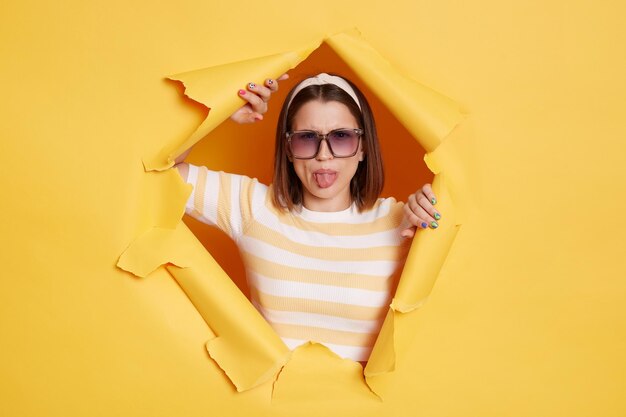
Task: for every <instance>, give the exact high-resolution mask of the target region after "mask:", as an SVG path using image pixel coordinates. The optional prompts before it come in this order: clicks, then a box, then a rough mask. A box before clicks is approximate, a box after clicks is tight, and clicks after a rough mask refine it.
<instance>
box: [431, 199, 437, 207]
mask: <svg viewBox="0 0 626 417" xmlns="http://www.w3.org/2000/svg"><path fill="white" fill-rule="evenodd" d="M430 204H432V205H433V206H434V205H435V204H437V199H436V198H435V197H433V198H431V199H430Z"/></svg>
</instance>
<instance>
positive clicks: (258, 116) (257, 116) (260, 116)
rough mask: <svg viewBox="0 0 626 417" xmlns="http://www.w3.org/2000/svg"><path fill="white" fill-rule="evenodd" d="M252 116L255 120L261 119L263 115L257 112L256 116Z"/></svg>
mask: <svg viewBox="0 0 626 417" xmlns="http://www.w3.org/2000/svg"><path fill="white" fill-rule="evenodd" d="M254 118H255V119H257V120H263V116H262V115H260V114H257V115H256V116H254Z"/></svg>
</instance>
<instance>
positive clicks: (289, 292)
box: [186, 165, 406, 361]
mask: <svg viewBox="0 0 626 417" xmlns="http://www.w3.org/2000/svg"><path fill="white" fill-rule="evenodd" d="M187 182H189V183H191V184H192V185H194V191H193V193H192V195H191V196H190V198H189V201H188V203H187V209H186V211H187V213H188V214H189V215H191V216H193V217H195V218H197V219H199V220H200V221H203V222H205V223H208V224H212V225H215V226H217V227H219V228H220V229H222V230H224V231H225V232H226V233H228V234H229V235H230V236H231V237H232V238H233V239H234V240H235V241H236V242H237V243H238V245H239V248H240V250H241V252H242V257H243V260H244V263H245V265H246V270H247V275H248V282H249V285H250V289H251V298H252V303H253V304H254V305H255V307H256V308H257V309H258V310H259V311H260V312H261V314H263V316H264V317H265V318H266V320H267V321H268V322H269V323H270V324H271V325H272V327H273V328H274V329H275V330H276V332H277V333H278V335H279V336H280V337H281V338H282V339H283V340H284V341H285V343H286V344H287V346H289V347H290V348H294V347H296V346H298V345H300V344H302V343H306V342H308V341H315V342H319V343H323V344H324V345H326V346H327V347H328V348H330V349H331V350H333V351H334V352H336V353H337V354H338V355H340V356H342V357H345V358H349V359H353V360H356V361H365V360H367V359H368V357H369V355H370V353H371V349H372V347H373V344H374V342H375V340H376V337H377V335H378V331H379V330H380V326H381V324H382V321H383V319H384V317H385V314H386V311H387V309H388V305H389V302H390V296H391V291H392V290H393V287H394V284H395V277H394V274H395V273H396V272H397V270H398V267H399V265H400V263H401V262H402V260H403V257H404V255H405V253H406V251H405V249H406V247H405V245H404V240H403V239H402V238H401V237H400V229H401V228H402V224H401V222H402V220H403V215H402V203H397V202H396V201H395V200H394V199H380V200H379V201H378V203H377V204H376V205H375V206H374V208H373V209H371V210H368V211H365V212H363V213H359V212H358V211H357V210H355V209H354V208H350V209H348V210H345V211H342V212H338V213H319V212H312V211H309V210H306V209H305V208H302V209H301V210H299V211H293V212H287V211H284V210H280V209H277V208H275V207H274V206H273V205H272V203H271V192H272V191H271V190H272V188H271V187H267V186H265V185H262V184H259V183H258V182H257V181H256V180H253V179H250V178H247V177H244V176H239V175H232V174H225V173H223V172H219V173H218V172H214V171H209V170H207V169H206V168H204V167H195V166H192V165H190V166H189V176H188V180H187Z"/></svg>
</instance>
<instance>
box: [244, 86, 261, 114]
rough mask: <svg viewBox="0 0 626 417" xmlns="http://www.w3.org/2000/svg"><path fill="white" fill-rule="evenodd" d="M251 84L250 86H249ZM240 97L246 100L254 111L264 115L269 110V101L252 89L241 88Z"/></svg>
mask: <svg viewBox="0 0 626 417" xmlns="http://www.w3.org/2000/svg"><path fill="white" fill-rule="evenodd" d="M249 87H250V86H248V88H249ZM239 97H241V98H243V99H244V100H246V101H247V102H248V103H249V104H250V106H251V107H252V111H254V112H255V113H257V114H259V115H262V114H263V113H265V112H266V111H267V103H266V102H264V101H263V100H262V99H261V97H259V96H258V95H256V94H255V93H253V92H251V91H246V90H239Z"/></svg>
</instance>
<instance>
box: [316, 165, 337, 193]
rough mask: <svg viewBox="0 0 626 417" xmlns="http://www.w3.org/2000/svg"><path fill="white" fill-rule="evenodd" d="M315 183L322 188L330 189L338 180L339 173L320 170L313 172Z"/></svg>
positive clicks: (330, 170)
mask: <svg viewBox="0 0 626 417" xmlns="http://www.w3.org/2000/svg"><path fill="white" fill-rule="evenodd" d="M313 178H314V179H315V183H316V184H317V186H318V187H320V188H328V187H330V186H331V185H333V184H334V183H335V180H336V179H337V171H333V170H332V169H318V170H317V171H314V172H313Z"/></svg>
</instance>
